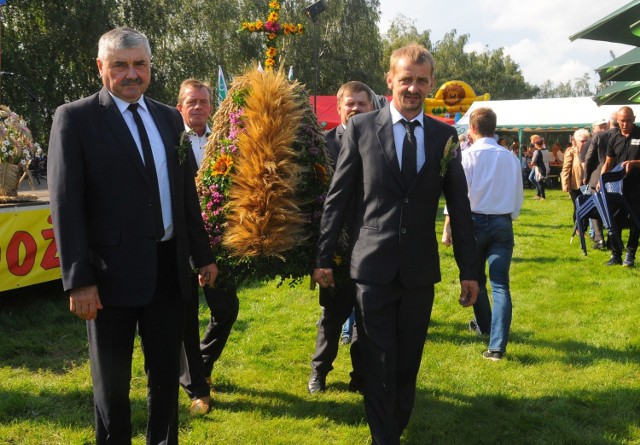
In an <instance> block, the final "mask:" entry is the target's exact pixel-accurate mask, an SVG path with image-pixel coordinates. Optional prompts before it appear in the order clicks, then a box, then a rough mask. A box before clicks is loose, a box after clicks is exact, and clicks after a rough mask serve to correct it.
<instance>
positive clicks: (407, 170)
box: [400, 119, 420, 188]
mask: <svg viewBox="0 0 640 445" xmlns="http://www.w3.org/2000/svg"><path fill="white" fill-rule="evenodd" d="M400 123H402V125H403V126H404V128H405V130H406V131H407V133H406V134H405V135H404V142H403V143H402V178H403V179H404V185H405V187H407V188H408V187H409V186H410V185H411V183H412V182H413V178H415V177H416V174H417V172H418V161H417V160H416V149H417V144H416V136H415V134H413V130H414V129H415V128H416V127H417V126H418V125H420V122H419V121H411V122H407V121H406V120H405V119H402V120H401V121H400Z"/></svg>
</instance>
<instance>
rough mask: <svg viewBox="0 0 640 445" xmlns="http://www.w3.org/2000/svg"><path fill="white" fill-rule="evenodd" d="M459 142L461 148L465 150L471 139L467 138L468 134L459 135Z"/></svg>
mask: <svg viewBox="0 0 640 445" xmlns="http://www.w3.org/2000/svg"><path fill="white" fill-rule="evenodd" d="M458 143H459V144H460V150H464V149H466V148H467V147H468V146H469V141H468V140H467V135H466V134H459V135H458Z"/></svg>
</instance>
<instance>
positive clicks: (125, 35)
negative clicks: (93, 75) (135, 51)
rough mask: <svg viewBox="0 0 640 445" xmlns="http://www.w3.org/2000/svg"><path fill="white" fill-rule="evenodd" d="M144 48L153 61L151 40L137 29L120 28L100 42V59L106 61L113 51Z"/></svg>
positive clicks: (110, 32)
mask: <svg viewBox="0 0 640 445" xmlns="http://www.w3.org/2000/svg"><path fill="white" fill-rule="evenodd" d="M140 47H142V48H143V49H144V50H145V51H146V53H147V55H148V56H149V59H151V47H150V46H149V39H147V36H145V35H144V34H142V33H141V32H139V31H136V30H135V29H131V28H126V27H120V28H115V29H112V30H111V31H108V32H106V33H104V34H103V35H102V37H100V40H99V41H98V58H99V59H100V60H105V59H106V58H107V57H108V56H109V54H110V53H111V52H112V51H118V50H121V49H131V48H140Z"/></svg>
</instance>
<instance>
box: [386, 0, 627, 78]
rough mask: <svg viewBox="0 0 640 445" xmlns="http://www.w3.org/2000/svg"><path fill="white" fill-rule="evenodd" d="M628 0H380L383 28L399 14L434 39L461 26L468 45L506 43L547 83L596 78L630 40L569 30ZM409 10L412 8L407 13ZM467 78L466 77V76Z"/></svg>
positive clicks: (524, 67) (528, 74) (529, 72)
mask: <svg viewBox="0 0 640 445" xmlns="http://www.w3.org/2000/svg"><path fill="white" fill-rule="evenodd" d="M627 3H628V0H609V1H608V2H600V1H596V0H561V2H558V1H557V0H538V1H535V2H524V1H521V0H458V1H457V2H456V3H455V7H452V4H451V3H450V2H442V1H439V0H427V1H423V2H416V1H415V0H381V2H380V7H381V12H382V20H381V29H382V31H383V32H384V31H385V30H386V29H387V28H388V26H389V24H390V23H391V21H392V19H393V18H394V17H395V16H396V15H397V14H401V13H402V14H404V15H405V16H407V17H411V18H412V19H414V20H415V22H416V27H417V28H418V31H424V30H427V29H429V30H431V39H432V41H438V40H440V39H442V37H443V36H444V34H445V33H446V32H449V31H450V30H452V29H456V30H457V32H458V34H459V35H460V34H469V35H470V38H469V44H468V45H467V46H466V47H465V51H484V50H485V49H486V48H488V49H489V50H495V49H498V48H504V51H505V54H508V55H509V56H511V58H512V59H513V60H514V61H515V62H516V63H518V65H520V68H521V71H522V73H523V75H524V77H525V80H526V81H527V82H529V83H532V84H536V85H539V84H542V83H543V82H544V81H546V80H547V79H550V80H551V81H553V82H554V83H559V82H567V81H571V82H573V81H575V79H576V78H581V77H582V76H583V75H584V73H585V72H588V73H589V75H590V76H591V78H592V81H593V82H594V85H595V81H596V80H597V79H596V78H597V75H596V74H595V73H594V71H593V70H594V69H595V68H597V67H599V66H601V65H604V64H605V63H607V62H608V61H609V60H610V56H609V50H613V51H614V52H615V54H616V56H620V55H622V54H623V53H624V52H626V51H628V50H629V47H628V46H624V45H618V44H613V43H608V42H596V41H589V40H577V41H575V42H571V41H570V40H569V36H570V35H573V34H575V33H577V32H579V31H581V30H582V29H584V28H586V27H587V26H589V25H591V24H593V23H595V22H597V21H598V20H600V19H601V18H602V17H604V16H606V15H608V14H610V13H611V12H613V11H615V10H616V9H618V8H620V7H621V6H624V5H625V4H627ZM407 11H411V12H410V13H407ZM462 80H464V79H462Z"/></svg>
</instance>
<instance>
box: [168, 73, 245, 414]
mask: <svg viewBox="0 0 640 445" xmlns="http://www.w3.org/2000/svg"><path fill="white" fill-rule="evenodd" d="M212 99H213V92H212V91H211V87H210V86H209V85H208V84H207V83H205V82H202V81H200V80H197V79H187V80H185V81H184V82H182V85H180V92H179V93H178V104H177V107H176V108H177V109H178V111H180V114H181V115H182V120H183V122H184V131H185V132H186V134H187V135H188V137H189V142H190V143H191V150H192V151H193V155H194V156H193V158H190V159H192V160H193V163H192V165H191V168H192V170H193V173H194V174H195V173H196V172H197V171H198V169H199V168H200V166H201V165H202V160H203V158H204V147H205V145H206V144H207V138H208V137H209V135H210V134H211V129H210V128H209V125H208V121H209V117H210V116H211V114H212V113H213V104H212ZM196 279H197V277H196V276H195V275H194V276H193V280H194V282H195V280H196ZM193 292H194V293H193V298H192V299H191V300H189V302H188V303H187V304H186V305H185V309H186V310H185V329H184V338H183V347H182V355H181V361H180V368H181V369H180V384H181V385H182V387H183V388H184V390H185V392H186V393H187V395H188V396H189V398H190V399H191V407H190V409H189V411H190V413H191V414H192V415H196V414H206V413H208V412H209V411H210V409H211V373H212V371H213V366H214V364H215V362H216V361H217V360H218V358H220V355H221V354H222V351H223V350H224V347H225V345H226V344H227V340H228V339H229V335H230V334H231V329H232V328H233V324H234V323H235V321H236V319H237V318H238V311H239V308H240V301H239V300H238V294H237V291H236V288H235V286H233V285H231V284H229V283H228V282H224V281H223V282H219V283H218V284H217V285H216V286H215V287H205V288H204V297H205V299H206V301H207V306H208V307H209V312H210V318H209V323H208V324H207V327H206V329H205V331H204V334H203V335H202V339H200V321H199V318H198V309H199V308H200V301H199V298H198V289H197V287H194V288H193Z"/></svg>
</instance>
